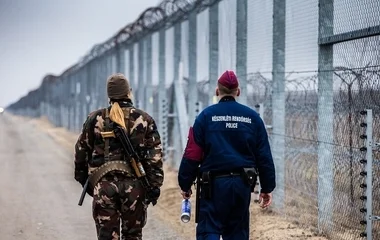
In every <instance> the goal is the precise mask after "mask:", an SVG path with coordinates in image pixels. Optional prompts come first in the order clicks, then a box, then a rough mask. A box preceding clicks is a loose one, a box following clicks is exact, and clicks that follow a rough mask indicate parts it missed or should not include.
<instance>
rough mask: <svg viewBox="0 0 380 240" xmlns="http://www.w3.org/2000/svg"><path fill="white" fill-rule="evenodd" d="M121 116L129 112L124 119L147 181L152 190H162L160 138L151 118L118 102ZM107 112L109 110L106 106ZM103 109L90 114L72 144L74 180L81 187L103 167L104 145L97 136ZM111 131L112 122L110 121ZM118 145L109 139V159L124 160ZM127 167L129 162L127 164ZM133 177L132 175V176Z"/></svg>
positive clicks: (128, 105) (103, 122) (102, 122)
mask: <svg viewBox="0 0 380 240" xmlns="http://www.w3.org/2000/svg"><path fill="white" fill-rule="evenodd" d="M119 105H120V107H121V108H122V110H123V112H124V115H125V116H126V115H127V111H128V110H129V109H130V113H129V121H127V119H125V123H126V125H127V129H129V134H128V136H129V138H130V141H131V143H132V145H133V147H134V149H135V151H136V152H137V153H138V154H139V155H140V160H141V163H142V165H143V167H144V169H145V172H146V175H147V178H148V181H149V182H150V184H151V185H152V187H161V186H162V183H163V177H164V173H163V168H162V146H161V139H160V135H159V133H158V131H157V126H156V123H155V121H154V120H153V118H152V117H151V116H150V115H149V114H147V113H146V112H144V111H142V110H140V109H137V108H135V107H133V105H132V103H131V102H120V103H119ZM109 110H110V107H109ZM105 116H106V110H105V109H99V110H96V111H94V112H92V113H90V114H89V115H88V117H87V120H86V121H85V123H84V124H83V129H82V132H81V134H80V135H79V138H78V141H77V143H76V144H75V179H76V180H77V181H78V182H80V183H81V184H82V185H83V184H84V182H85V181H86V178H87V176H88V175H89V174H91V173H92V172H93V171H94V170H95V169H96V168H98V167H99V166H101V165H102V164H104V162H105V159H104V145H105V142H104V140H103V138H102V136H101V134H100V132H102V131H104V128H105ZM109 122H110V124H109V128H110V129H112V127H113V124H114V123H113V122H112V121H111V120H110V121H109ZM124 159H125V158H124V154H123V149H122V146H121V144H120V143H119V142H118V140H117V139H114V138H111V139H110V140H109V160H110V161H112V160H124ZM127 162H128V164H129V161H127ZM132 175H134V173H132Z"/></svg>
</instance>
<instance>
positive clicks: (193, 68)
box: [187, 11, 198, 125]
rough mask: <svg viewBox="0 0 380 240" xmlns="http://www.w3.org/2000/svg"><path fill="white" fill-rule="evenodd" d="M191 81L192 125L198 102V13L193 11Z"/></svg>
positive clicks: (190, 37)
mask: <svg viewBox="0 0 380 240" xmlns="http://www.w3.org/2000/svg"><path fill="white" fill-rule="evenodd" d="M188 31H189V35H188V36H189V38H188V39H189V40H188V44H189V46H188V47H189V55H188V58H189V68H188V69H189V73H188V74H189V75H188V76H189V81H188V92H189V93H188V96H189V97H188V100H187V102H188V109H189V111H188V115H189V121H188V124H189V125H192V124H193V122H194V120H195V117H196V105H195V104H196V102H197V101H198V89H197V13H196V12H195V11H193V12H192V13H190V15H189V26H188Z"/></svg>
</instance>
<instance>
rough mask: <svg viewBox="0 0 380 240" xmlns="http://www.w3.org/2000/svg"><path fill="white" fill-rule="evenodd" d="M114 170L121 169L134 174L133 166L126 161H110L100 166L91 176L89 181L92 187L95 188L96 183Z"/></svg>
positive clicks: (128, 173)
mask: <svg viewBox="0 0 380 240" xmlns="http://www.w3.org/2000/svg"><path fill="white" fill-rule="evenodd" d="M112 171H119V172H123V173H126V174H127V175H129V176H131V175H132V169H131V167H130V166H129V165H128V164H127V163H126V162H125V161H108V162H106V163H104V164H103V165H101V166H100V167H98V168H97V169H96V170H95V171H94V172H93V173H92V174H91V175H90V177H89V183H90V185H91V188H94V187H95V186H96V184H97V183H98V182H99V181H100V179H101V178H102V177H104V176H105V175H106V174H107V173H109V172H112Z"/></svg>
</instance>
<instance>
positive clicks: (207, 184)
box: [201, 171, 212, 199]
mask: <svg viewBox="0 0 380 240" xmlns="http://www.w3.org/2000/svg"><path fill="white" fill-rule="evenodd" d="M201 192H202V197H203V198H204V199H211V197H212V194H211V193H212V183H211V177H210V172H209V171H208V172H203V173H202V187H201Z"/></svg>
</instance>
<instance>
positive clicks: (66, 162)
mask: <svg viewBox="0 0 380 240" xmlns="http://www.w3.org/2000/svg"><path fill="white" fill-rule="evenodd" d="M71 146H72V145H71ZM72 159H73V158H72V153H70V152H69V151H68V149H66V148H64V147H62V146H60V144H58V143H57V141H55V140H53V139H52V137H51V136H50V135H49V134H47V133H45V132H42V131H40V129H39V128H38V127H37V126H36V122H34V121H32V120H29V121H25V120H22V119H20V118H18V117H13V116H10V115H0V164H1V166H0V189H1V192H0V239H4V240H8V239H9V240H10V239H13V240H24V239H25V240H26V239H27V240H37V239H38V240H45V239H46V240H48V239H49V240H51V239H60V240H66V239H67V240H94V239H96V235H95V226H94V224H93V220H92V215H91V198H90V197H88V196H86V198H85V201H84V203H83V206H82V207H79V206H78V205H77V203H78V199H79V195H80V193H81V186H80V185H79V184H78V183H76V182H75V181H74V179H73V166H72ZM149 214H151V213H149ZM144 239H152V240H153V239H173V240H174V239H181V238H180V237H178V236H177V233H175V232H174V231H173V230H172V229H170V228H169V227H167V226H165V224H164V223H163V222H162V221H160V220H159V219H157V218H156V219H153V220H152V219H149V220H148V226H147V228H145V231H144Z"/></svg>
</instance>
